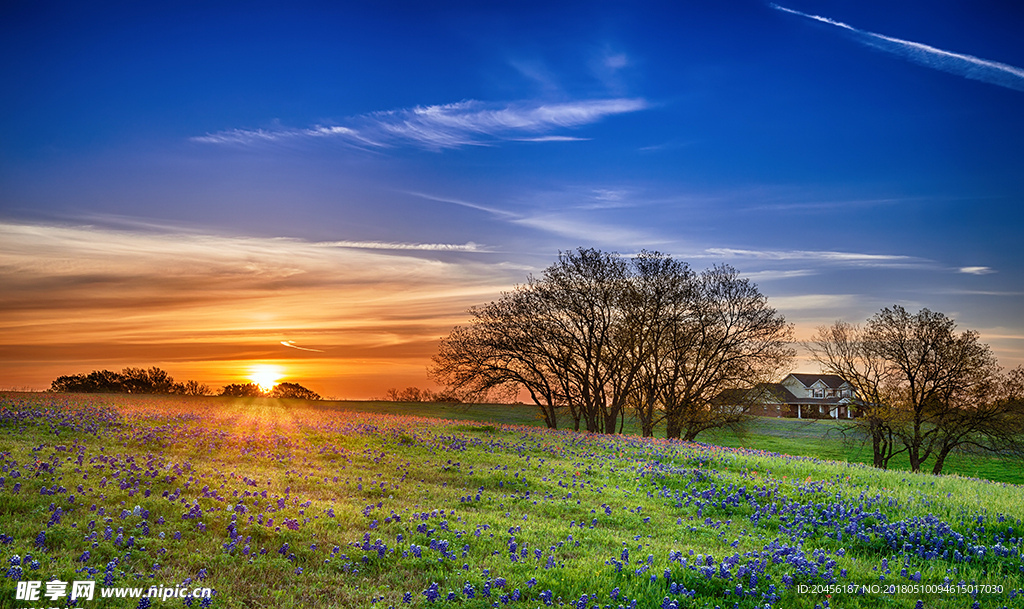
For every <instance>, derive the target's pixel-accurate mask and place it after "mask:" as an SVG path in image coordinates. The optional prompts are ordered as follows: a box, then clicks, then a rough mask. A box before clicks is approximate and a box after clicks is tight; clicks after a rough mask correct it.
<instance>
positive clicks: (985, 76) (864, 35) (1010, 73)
mask: <svg viewBox="0 0 1024 609" xmlns="http://www.w3.org/2000/svg"><path fill="white" fill-rule="evenodd" d="M769 6H771V7H772V8H774V9H776V10H779V11H783V12H785V13H790V14H793V15H799V16H801V17H806V18H808V19H813V20H815V21H820V22H821V23H827V24H829V25H834V26H836V27H838V28H842V29H844V30H847V31H848V32H850V34H851V35H852V36H853V37H854V38H855V39H856V40H857V41H858V42H860V43H862V44H866V45H868V46H872V47H875V48H876V49H879V50H882V51H885V52H887V53H892V54H893V55H897V56H899V57H902V58H903V59H906V60H908V61H913V62H914V63H918V64H921V65H923V66H925V67H928V68H932V69H934V70H941V71H943V72H948V73H950V74H955V75H957V76H962V77H964V78H969V79H971V80H978V81H981V82H985V83H988V84H990V85H998V86H1000V87H1006V88H1007V89H1013V90H1015V91H1024V69H1021V68H1018V67H1016V66H1011V65H1009V64H1005V63H1000V62H998V61H990V60H988V59H981V58H980V57H974V56H973V55H965V54H962V53H954V52H952V51H944V50H942V49H937V48H935V47H933V46H929V45H927V44H922V43H920V42H912V41H910V40H901V39H899V38H893V37H891V36H884V35H882V34H876V33H874V32H868V31H865V30H858V29H857V28H855V27H853V26H851V25H847V24H845V23H843V22H841V21H836V20H834V19H829V18H828V17H821V16H819V15H808V14H807V13H801V12H800V11H797V10H793V9H791V8H786V7H784V6H779V5H778V4H769Z"/></svg>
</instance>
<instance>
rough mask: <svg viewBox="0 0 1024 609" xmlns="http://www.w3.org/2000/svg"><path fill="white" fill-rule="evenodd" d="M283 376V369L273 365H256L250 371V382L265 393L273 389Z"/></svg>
mask: <svg viewBox="0 0 1024 609" xmlns="http://www.w3.org/2000/svg"><path fill="white" fill-rule="evenodd" d="M283 376H284V372H283V371H282V370H281V367H280V366H275V365H273V364H256V365H254V366H253V367H252V368H251V369H250V371H249V380H250V381H252V382H253V383H256V384H257V385H258V386H259V388H260V391H263V392H268V391H270V390H271V389H273V388H274V386H275V385H277V383H278V381H280V380H281V377H283Z"/></svg>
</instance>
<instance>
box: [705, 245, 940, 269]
mask: <svg viewBox="0 0 1024 609" xmlns="http://www.w3.org/2000/svg"><path fill="white" fill-rule="evenodd" d="M705 252H706V253H708V254H712V255H714V256H719V257H722V258H750V259H757V260H787V261H788V260H811V261H819V262H831V263H840V264H850V265H857V266H880V265H885V266H892V265H908V264H913V265H920V264H924V263H927V262H928V261H927V260H924V259H922V258H916V257H914V256H902V255H896V254H864V253H858V252H833V251H820V250H748V249H735V248H726V247H712V248H708V249H706V250H705Z"/></svg>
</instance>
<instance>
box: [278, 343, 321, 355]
mask: <svg viewBox="0 0 1024 609" xmlns="http://www.w3.org/2000/svg"><path fill="white" fill-rule="evenodd" d="M281 344H282V345H284V346H285V347H291V348H292V349H298V350H299V351H315V352H317V353H323V352H324V351H323V349H310V348H308V347H300V346H298V345H296V344H295V341H293V340H282V341H281Z"/></svg>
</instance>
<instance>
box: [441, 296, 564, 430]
mask: <svg viewBox="0 0 1024 609" xmlns="http://www.w3.org/2000/svg"><path fill="white" fill-rule="evenodd" d="M544 306H545V303H543V302H542V301H541V300H540V299H539V298H538V296H537V294H536V293H535V292H534V291H533V290H531V289H530V288H529V287H528V286H527V287H518V288H516V289H515V290H513V291H511V292H508V293H505V294H503V295H502V297H501V299H500V300H498V301H495V302H491V303H489V304H487V305H484V306H480V307H473V308H471V309H470V310H469V315H470V324H469V325H468V326H460V327H456V328H455V329H454V330H452V332H451V334H449V335H448V337H447V338H444V339H442V340H441V344H440V345H439V347H438V353H437V355H435V356H434V358H433V365H432V366H431V368H430V370H429V374H430V376H431V378H433V379H434V380H436V381H437V382H438V383H440V384H442V385H445V386H446V387H447V392H449V393H454V394H455V395H460V396H462V398H463V399H464V400H465V401H478V402H479V401H485V400H486V399H487V397H488V396H489V395H494V394H497V395H499V396H501V397H503V398H510V397H512V396H514V395H515V394H517V393H519V392H520V391H525V392H526V393H527V394H529V396H530V399H531V400H532V401H533V403H534V404H536V405H537V406H538V407H539V409H540V411H541V414H542V415H543V418H544V422H545V424H546V425H547V426H548V427H550V428H552V429H556V428H557V427H558V411H559V410H560V409H561V408H562V407H563V406H564V405H565V401H564V399H563V395H564V392H565V391H566V389H567V387H565V384H564V382H563V381H564V379H561V378H559V377H558V375H557V374H556V372H555V370H556V369H557V368H558V367H560V366H561V360H562V357H563V356H562V354H561V353H559V352H558V350H557V349H555V348H553V345H551V344H549V343H548V342H547V340H546V330H545V329H544V328H543V327H542V324H541V318H542V310H541V309H542V308H543V307H544ZM579 421H580V419H579V417H578V416H576V417H575V422H576V427H577V429H578V428H579Z"/></svg>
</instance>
